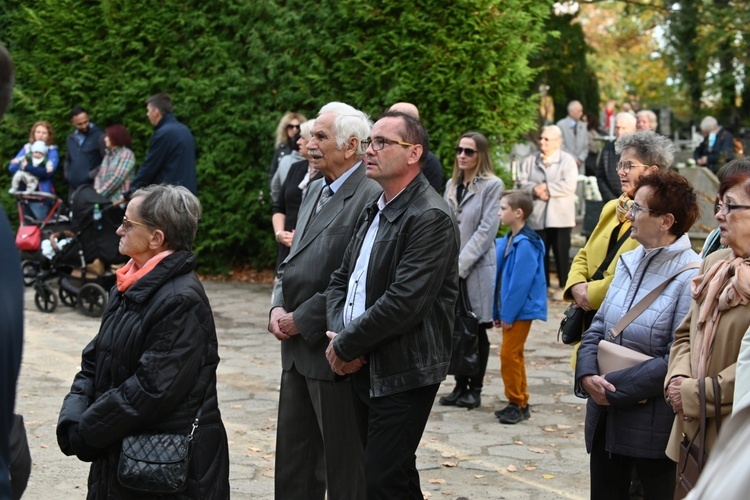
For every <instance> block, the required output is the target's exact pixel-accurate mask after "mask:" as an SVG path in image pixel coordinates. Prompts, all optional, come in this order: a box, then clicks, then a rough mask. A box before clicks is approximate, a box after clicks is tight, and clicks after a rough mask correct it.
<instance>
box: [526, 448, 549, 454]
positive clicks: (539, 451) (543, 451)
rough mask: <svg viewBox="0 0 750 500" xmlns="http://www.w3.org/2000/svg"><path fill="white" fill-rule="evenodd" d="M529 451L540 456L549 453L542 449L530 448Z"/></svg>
mask: <svg viewBox="0 0 750 500" xmlns="http://www.w3.org/2000/svg"><path fill="white" fill-rule="evenodd" d="M528 450H529V451H530V452H531V453H539V454H540V455H546V454H547V453H548V452H547V450H544V449H542V448H529V449H528Z"/></svg>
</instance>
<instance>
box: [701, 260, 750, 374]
mask: <svg viewBox="0 0 750 500" xmlns="http://www.w3.org/2000/svg"><path fill="white" fill-rule="evenodd" d="M691 292H692V296H693V300H695V302H696V303H697V305H698V306H699V309H698V325H697V327H696V335H695V341H694V345H692V346H691V349H690V351H691V352H690V364H691V371H692V374H693V378H704V377H706V376H707V375H708V365H709V363H710V361H711V354H712V352H713V344H714V338H715V337H716V327H717V325H718V324H719V319H720V317H721V315H722V314H723V313H724V311H726V310H728V309H731V308H733V307H736V306H739V305H745V304H747V303H748V302H750V259H743V258H742V257H734V258H733V259H732V260H720V261H718V262H716V263H715V264H713V265H712V266H711V267H710V268H709V269H708V270H707V271H706V273H705V274H703V275H702V276H696V277H695V278H693V281H692V283H691Z"/></svg>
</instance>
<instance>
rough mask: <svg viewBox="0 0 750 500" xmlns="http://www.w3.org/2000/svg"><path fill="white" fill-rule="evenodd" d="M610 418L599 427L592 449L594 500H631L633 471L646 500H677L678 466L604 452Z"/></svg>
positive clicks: (650, 459)
mask: <svg viewBox="0 0 750 500" xmlns="http://www.w3.org/2000/svg"><path fill="white" fill-rule="evenodd" d="M606 427H607V418H606V416H602V418H600V419H599V424H598V425H597V428H596V431H595V434H594V441H593V446H592V449H591V464H590V467H591V500H629V499H630V481H631V472H632V470H633V469H635V471H636V472H637V473H638V477H639V478H640V479H641V484H642V485H643V500H663V499H671V498H672V497H674V489H675V479H676V474H677V466H676V465H675V463H674V462H673V461H672V460H670V459H669V458H636V457H628V456H625V455H617V454H615V453H609V452H608V451H607V450H605V449H604V445H605V442H606V437H605V436H606Z"/></svg>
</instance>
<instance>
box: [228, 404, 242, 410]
mask: <svg viewBox="0 0 750 500" xmlns="http://www.w3.org/2000/svg"><path fill="white" fill-rule="evenodd" d="M229 407H230V408H232V409H233V410H236V409H237V408H242V405H229Z"/></svg>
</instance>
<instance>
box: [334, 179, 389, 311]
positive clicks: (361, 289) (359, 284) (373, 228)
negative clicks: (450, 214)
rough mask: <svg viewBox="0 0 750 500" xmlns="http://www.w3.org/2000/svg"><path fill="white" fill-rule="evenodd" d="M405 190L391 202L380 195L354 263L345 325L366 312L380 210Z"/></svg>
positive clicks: (345, 308) (348, 290) (348, 291)
mask: <svg viewBox="0 0 750 500" xmlns="http://www.w3.org/2000/svg"><path fill="white" fill-rule="evenodd" d="M401 193H403V190H401V191H400V192H399V193H398V194H397V195H396V196H394V197H393V199H392V200H391V201H389V202H386V201H385V193H382V194H381V195H380V198H378V212H377V213H376V214H375V217H374V218H373V219H372V224H370V227H369V228H368V229H367V234H365V239H364V241H363V242H362V248H361V249H360V250H359V257H357V262H356V264H355V265H354V271H353V272H352V274H351V276H350V277H349V287H348V288H347V291H346V304H345V305H344V326H346V325H348V324H349V323H350V322H351V321H352V320H353V319H354V318H357V317H359V316H360V315H362V314H363V313H364V312H365V309H366V300H367V269H368V268H369V267H370V255H371V254H372V247H373V245H374V244H375V238H376V236H377V235H378V228H379V227H380V212H382V211H383V209H384V208H385V207H386V205H388V203H391V202H392V201H393V200H395V199H396V198H398V197H399V196H400V195H401Z"/></svg>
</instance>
